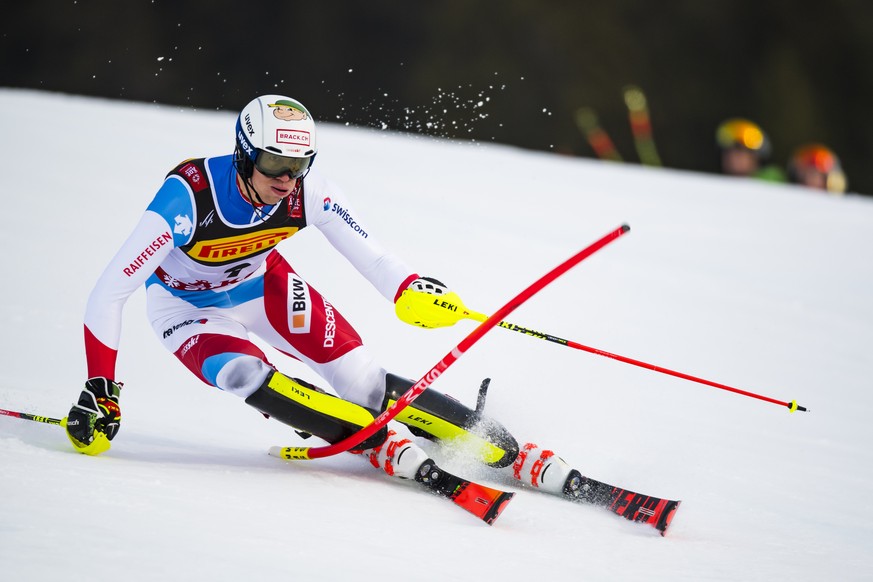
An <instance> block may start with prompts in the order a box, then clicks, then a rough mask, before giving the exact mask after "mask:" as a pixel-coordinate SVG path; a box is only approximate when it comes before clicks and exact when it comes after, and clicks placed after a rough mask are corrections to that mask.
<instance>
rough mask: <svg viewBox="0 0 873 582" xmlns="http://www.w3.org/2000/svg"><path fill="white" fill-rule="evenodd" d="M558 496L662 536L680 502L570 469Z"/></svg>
mask: <svg viewBox="0 0 873 582" xmlns="http://www.w3.org/2000/svg"><path fill="white" fill-rule="evenodd" d="M562 497H563V498H564V499H567V500H569V501H572V502H575V503H584V504H587V505H594V506H597V507H604V508H606V509H608V510H609V511H611V512H612V513H614V514H616V515H620V516H621V517H623V518H625V519H628V520H630V521H635V522H639V523H645V524H648V525H650V526H652V527H654V528H655V529H656V530H658V531H659V532H661V535H662V536H663V535H666V533H667V528H668V527H670V522H672V521H673V516H674V515H675V514H676V509H677V508H678V507H679V504H680V503H681V501H673V500H670V499H661V498H660V497H652V496H650V495H643V494H642V493H636V492H634V491H631V490H629V489H622V488H621V487H616V486H614V485H609V484H607V483H603V482H601V481H597V480H595V479H591V478H589V477H584V476H582V474H581V473H580V472H579V471H577V470H575V469H573V471H571V472H570V475H569V477H567V481H566V482H565V483H564V489H563V491H562Z"/></svg>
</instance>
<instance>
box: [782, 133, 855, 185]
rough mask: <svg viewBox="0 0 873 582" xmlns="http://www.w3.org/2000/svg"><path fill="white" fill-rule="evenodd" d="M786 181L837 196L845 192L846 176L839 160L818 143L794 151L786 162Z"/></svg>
mask: <svg viewBox="0 0 873 582" xmlns="http://www.w3.org/2000/svg"><path fill="white" fill-rule="evenodd" d="M788 180H789V181H790V182H791V183H793V184H800V185H802V186H806V187H808V188H814V189H817V190H824V191H825V192H829V193H831V194H837V195H839V194H843V193H845V191H846V175H845V174H844V173H843V168H842V165H841V164H840V159H839V158H838V157H837V155H836V154H835V153H834V152H833V151H831V150H830V149H829V148H827V147H825V146H823V145H821V144H818V143H811V144H806V145H802V146H800V147H799V148H797V149H796V150H794V153H793V154H792V155H791V159H789V160H788Z"/></svg>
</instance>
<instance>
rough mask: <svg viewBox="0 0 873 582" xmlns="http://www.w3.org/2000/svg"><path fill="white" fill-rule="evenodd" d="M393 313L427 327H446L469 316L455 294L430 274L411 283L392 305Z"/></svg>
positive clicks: (411, 322) (412, 323)
mask: <svg viewBox="0 0 873 582" xmlns="http://www.w3.org/2000/svg"><path fill="white" fill-rule="evenodd" d="M394 312H395V313H397V317H398V318H400V321H403V322H404V323H408V324H409V325H416V326H418V327H426V328H434V327H448V326H451V325H455V324H456V323H457V322H458V321H460V320H462V319H465V318H467V317H469V316H470V311H468V310H467V308H466V307H465V306H464V304H463V302H462V301H461V298H460V297H458V294H457V293H455V292H453V291H449V290H448V289H447V288H446V286H445V285H443V284H442V283H440V282H439V281H437V280H436V279H432V278H430V277H422V278H420V279H416V280H415V281H413V282H412V283H410V284H409V287H407V288H406V289H404V290H403V292H402V293H401V294H400V297H399V298H398V299H397V302H396V303H395V304H394Z"/></svg>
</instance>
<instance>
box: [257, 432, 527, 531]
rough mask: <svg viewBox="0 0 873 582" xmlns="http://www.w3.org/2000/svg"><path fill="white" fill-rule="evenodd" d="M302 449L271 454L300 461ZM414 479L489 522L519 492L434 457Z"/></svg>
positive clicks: (275, 450) (273, 450)
mask: <svg viewBox="0 0 873 582" xmlns="http://www.w3.org/2000/svg"><path fill="white" fill-rule="evenodd" d="M300 451H301V449H300V448H299V447H275V446H274V447H270V456H273V457H277V458H280V459H285V460H296V459H297V458H298V455H300V454H301V453H300ZM414 480H415V482H416V483H418V484H419V485H421V486H422V487H424V488H425V489H427V490H428V491H430V492H431V493H434V494H436V495H439V496H440V497H445V498H446V499H448V500H449V501H451V502H452V503H454V504H455V505H457V506H458V507H461V508H463V509H465V510H467V511H469V512H470V513H472V514H473V515H475V516H476V517H478V518H479V519H481V520H482V521H484V522H485V523H487V524H488V525H491V524H493V523H494V521H495V520H496V519H497V518H498V517H499V516H500V514H501V513H502V512H503V510H504V509H505V508H506V505H507V504H508V503H509V501H510V500H511V499H512V497H513V496H514V495H515V493H508V492H506V491H500V490H499V489H493V488H491V487H486V486H485V485H482V484H480V483H475V482H473V481H469V480H467V479H463V478H461V477H458V476H457V475H453V474H451V473H449V472H448V471H446V470H445V469H442V468H441V467H438V466H437V464H436V463H434V461H433V460H432V459H427V460H426V461H425V462H423V463H422V464H421V465H420V466H419V467H418V470H417V471H416V472H415V478H414Z"/></svg>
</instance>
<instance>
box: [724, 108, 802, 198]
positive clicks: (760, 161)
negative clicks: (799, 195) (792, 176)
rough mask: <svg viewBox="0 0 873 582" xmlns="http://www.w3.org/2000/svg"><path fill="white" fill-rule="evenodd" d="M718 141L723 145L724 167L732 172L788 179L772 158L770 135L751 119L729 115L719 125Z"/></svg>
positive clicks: (728, 173) (777, 179)
mask: <svg viewBox="0 0 873 582" xmlns="http://www.w3.org/2000/svg"><path fill="white" fill-rule="evenodd" d="M715 141H716V144H717V145H718V147H719V154H720V163H721V171H722V173H724V174H727V175H729V176H743V177H752V178H759V179H762V180H768V181H770V182H784V181H785V175H784V174H783V172H782V170H781V169H779V167H777V166H775V165H768V164H766V162H767V160H768V159H769V158H770V150H771V146H770V139H769V138H768V137H767V134H766V133H764V131H763V130H762V129H761V128H760V127H759V126H758V125H757V124H755V123H752V122H751V121H749V120H748V119H741V118H735V119H728V120H726V121H724V122H723V123H722V124H721V125H719V126H718V129H717V130H716V132H715Z"/></svg>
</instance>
